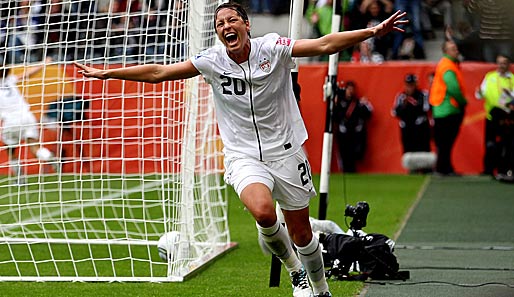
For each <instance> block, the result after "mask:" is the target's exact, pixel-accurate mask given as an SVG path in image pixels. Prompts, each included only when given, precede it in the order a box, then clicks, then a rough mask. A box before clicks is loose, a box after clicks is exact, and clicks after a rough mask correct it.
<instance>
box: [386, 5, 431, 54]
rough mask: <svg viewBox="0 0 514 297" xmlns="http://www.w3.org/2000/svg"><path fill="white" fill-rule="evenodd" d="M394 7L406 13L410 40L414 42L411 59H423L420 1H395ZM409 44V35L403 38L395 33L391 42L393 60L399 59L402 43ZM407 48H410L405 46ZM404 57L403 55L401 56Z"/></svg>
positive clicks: (400, 34) (398, 33) (402, 35)
mask: <svg viewBox="0 0 514 297" xmlns="http://www.w3.org/2000/svg"><path fill="white" fill-rule="evenodd" d="M394 7H395V9H396V10H401V11H405V12H407V17H408V19H409V25H408V28H409V29H410V30H411V32H410V33H411V34H410V35H411V36H412V37H411V38H412V39H411V40H413V41H414V48H413V50H412V54H413V57H414V58H416V59H424V58H425V48H424V43H423V34H422V32H421V15H420V11H421V0H395V1H394ZM404 42H409V43H410V42H411V41H410V40H409V35H406V36H404V34H403V33H401V32H395V34H394V40H393V59H398V58H399V57H400V49H401V48H402V43H404ZM407 46H410V44H409V45H407ZM404 52H405V51H404ZM403 55H404V56H406V55H405V54H403Z"/></svg>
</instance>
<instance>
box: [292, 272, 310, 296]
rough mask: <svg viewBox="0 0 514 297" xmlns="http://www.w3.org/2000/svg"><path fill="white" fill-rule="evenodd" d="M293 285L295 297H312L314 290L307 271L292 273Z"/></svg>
mask: <svg viewBox="0 0 514 297" xmlns="http://www.w3.org/2000/svg"><path fill="white" fill-rule="evenodd" d="M290 276H291V283H292V284H293V297H312V296H313V295H312V290H311V287H310V286H309V280H308V279H307V272H305V269H303V267H302V269H300V270H298V271H293V272H291V275H290Z"/></svg>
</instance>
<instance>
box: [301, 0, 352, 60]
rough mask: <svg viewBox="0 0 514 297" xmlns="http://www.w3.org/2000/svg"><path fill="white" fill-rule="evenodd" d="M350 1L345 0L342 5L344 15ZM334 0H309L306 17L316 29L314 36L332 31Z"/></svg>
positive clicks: (323, 58) (322, 58)
mask: <svg viewBox="0 0 514 297" xmlns="http://www.w3.org/2000/svg"><path fill="white" fill-rule="evenodd" d="M348 1H349V0H343V1H342V7H341V13H342V15H343V14H344V13H345V12H346V11H347V8H348ZM333 3H334V2H333V0H323V2H321V1H316V0H311V1H309V5H308V7H307V11H306V13H305V17H306V18H307V20H308V21H309V23H310V24H311V25H312V26H313V30H314V35H315V36H314V37H321V36H325V35H327V34H329V33H330V32H332V13H333V11H334V6H333ZM343 23H344V22H342V23H341V25H340V26H339V30H341V31H343V30H344V26H343ZM346 52H347V51H343V52H342V53H343V54H342V55H341V56H343V55H345V54H344V53H346ZM319 58H320V60H322V61H327V60H328V57H327V56H320V57H319ZM345 60H347V58H346V59H345Z"/></svg>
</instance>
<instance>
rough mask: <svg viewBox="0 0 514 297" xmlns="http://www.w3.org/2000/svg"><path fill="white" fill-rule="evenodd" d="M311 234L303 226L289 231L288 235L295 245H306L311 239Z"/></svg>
mask: <svg viewBox="0 0 514 297" xmlns="http://www.w3.org/2000/svg"><path fill="white" fill-rule="evenodd" d="M288 228H289V227H288ZM312 236H313V235H312V232H308V231H307V230H305V228H295V229H294V230H293V232H290V237H291V239H292V240H293V242H294V244H296V245H297V246H306V245H308V244H309V243H310V242H311V240H312Z"/></svg>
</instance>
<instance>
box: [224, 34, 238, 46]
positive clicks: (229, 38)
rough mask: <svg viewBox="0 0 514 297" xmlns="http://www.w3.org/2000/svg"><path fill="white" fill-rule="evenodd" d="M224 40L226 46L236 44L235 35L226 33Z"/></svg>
mask: <svg viewBox="0 0 514 297" xmlns="http://www.w3.org/2000/svg"><path fill="white" fill-rule="evenodd" d="M225 40H226V41H227V43H228V44H230V45H233V44H234V43H236V42H237V35H236V33H227V34H226V35H225Z"/></svg>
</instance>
